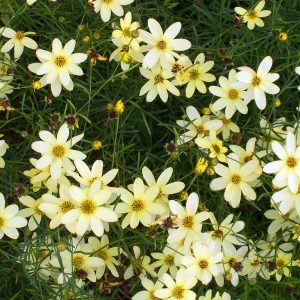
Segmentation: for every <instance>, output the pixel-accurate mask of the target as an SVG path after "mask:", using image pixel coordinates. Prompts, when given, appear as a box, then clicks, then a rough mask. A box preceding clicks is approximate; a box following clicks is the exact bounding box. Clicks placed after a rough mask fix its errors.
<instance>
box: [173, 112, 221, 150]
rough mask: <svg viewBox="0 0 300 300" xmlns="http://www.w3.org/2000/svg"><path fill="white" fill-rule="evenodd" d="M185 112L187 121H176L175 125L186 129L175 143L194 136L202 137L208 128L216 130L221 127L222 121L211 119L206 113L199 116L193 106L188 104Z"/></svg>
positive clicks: (207, 131) (188, 139)
mask: <svg viewBox="0 0 300 300" xmlns="http://www.w3.org/2000/svg"><path fill="white" fill-rule="evenodd" d="M186 114H187V117H188V119H189V121H186V120H177V121H176V123H177V125H179V126H180V127H183V128H184V129H185V130H186V131H185V132H184V133H183V134H182V135H181V136H180V137H179V138H178V140H177V144H179V145H181V144H184V143H188V142H189V141H191V140H193V139H194V138H200V137H204V136H205V135H206V134H208V133H209V131H210V130H218V129H220V128H221V127H222V121H220V120H211V118H210V116H208V115H204V116H202V117H201V116H200V114H199V112H198V110H197V109H196V108H195V107H194V106H188V107H187V108H186Z"/></svg>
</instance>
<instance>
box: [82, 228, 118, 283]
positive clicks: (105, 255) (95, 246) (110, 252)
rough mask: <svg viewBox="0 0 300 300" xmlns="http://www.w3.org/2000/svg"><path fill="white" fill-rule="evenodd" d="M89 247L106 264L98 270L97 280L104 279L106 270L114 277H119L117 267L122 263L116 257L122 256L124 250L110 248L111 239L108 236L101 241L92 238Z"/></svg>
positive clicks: (104, 236) (89, 240)
mask: <svg viewBox="0 0 300 300" xmlns="http://www.w3.org/2000/svg"><path fill="white" fill-rule="evenodd" d="M88 245H89V247H90V249H91V252H92V253H95V255H96V256H97V257H100V258H101V259H102V260H103V262H104V264H101V265H100V266H98V267H97V269H96V277H97V279H100V278H102V276H103V275H104V272H105V269H106V268H107V269H108V270H109V271H110V273H111V274H112V275H113V276H114V277H119V274H118V271H117V269H116V266H119V265H120V263H119V261H118V260H117V259H116V257H117V256H120V254H121V253H122V249H121V248H118V247H111V248H109V239H108V236H107V235H106V234H104V235H103V236H102V237H101V240H99V239H97V238H95V237H93V236H90V237H89V239H88Z"/></svg>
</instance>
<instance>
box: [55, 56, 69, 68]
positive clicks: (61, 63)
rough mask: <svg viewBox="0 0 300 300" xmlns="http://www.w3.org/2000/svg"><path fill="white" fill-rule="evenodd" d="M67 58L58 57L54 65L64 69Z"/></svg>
mask: <svg viewBox="0 0 300 300" xmlns="http://www.w3.org/2000/svg"><path fill="white" fill-rule="evenodd" d="M66 62H67V61H66V58H65V57H64V56H57V57H56V58H55V61H54V63H55V64H56V65H57V66H58V67H59V68H61V67H63V66H64V65H65V64H66Z"/></svg>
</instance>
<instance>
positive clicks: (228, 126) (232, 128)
mask: <svg viewBox="0 0 300 300" xmlns="http://www.w3.org/2000/svg"><path fill="white" fill-rule="evenodd" d="M212 112H213V113H214V115H216V116H217V118H218V119H219V120H220V121H221V122H222V126H221V127H220V128H219V129H218V130H217V134H219V133H222V138H223V140H224V141H227V140H228V139H229V138H230V134H231V133H232V132H233V133H239V132H240V128H239V126H238V125H237V124H236V123H234V122H233V121H232V120H231V119H227V118H226V117H225V115H224V114H223V113H221V112H218V111H212Z"/></svg>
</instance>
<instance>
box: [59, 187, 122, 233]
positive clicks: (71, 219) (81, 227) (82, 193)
mask: <svg viewBox="0 0 300 300" xmlns="http://www.w3.org/2000/svg"><path fill="white" fill-rule="evenodd" d="M69 193H70V196H71V199H72V201H73V203H74V204H75V207H74V208H73V209H71V210H69V211H67V212H66V213H65V214H64V215H63V216H62V217H61V222H62V223H63V224H65V225H71V224H72V225H74V226H69V227H67V229H70V227H72V231H71V233H76V234H77V235H78V236H83V235H84V234H85V233H86V232H87V231H89V230H92V231H93V233H94V234H95V235H96V236H99V237H100V236H102V235H103V233H104V224H103V222H116V221H117V220H118V216H117V214H116V213H115V212H114V211H113V210H112V208H109V207H105V205H106V204H107V203H108V201H109V199H110V197H111V192H110V191H109V190H107V189H106V190H100V189H99V183H98V182H94V183H93V184H92V185H91V186H90V187H89V188H79V187H77V186H74V185H73V186H71V187H70V189H69Z"/></svg>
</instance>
